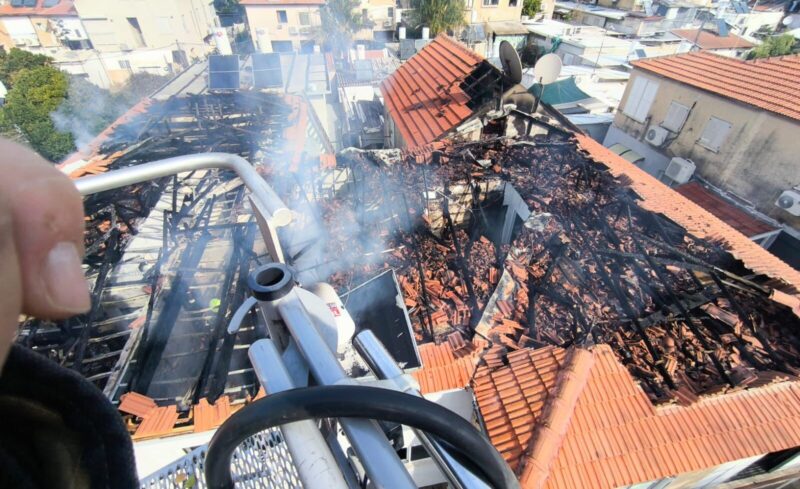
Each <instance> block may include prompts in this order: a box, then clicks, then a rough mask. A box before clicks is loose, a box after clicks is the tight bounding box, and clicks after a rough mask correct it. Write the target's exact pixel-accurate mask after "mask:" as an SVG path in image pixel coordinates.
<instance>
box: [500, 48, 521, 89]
mask: <svg viewBox="0 0 800 489" xmlns="http://www.w3.org/2000/svg"><path fill="white" fill-rule="evenodd" d="M499 51H500V63H502V64H503V73H505V74H506V76H508V77H509V78H510V79H511V81H512V82H513V83H519V82H521V81H522V62H520V60H519V54H517V50H516V49H514V46H512V45H511V43H510V42H508V41H503V42H501V43H500V50H499Z"/></svg>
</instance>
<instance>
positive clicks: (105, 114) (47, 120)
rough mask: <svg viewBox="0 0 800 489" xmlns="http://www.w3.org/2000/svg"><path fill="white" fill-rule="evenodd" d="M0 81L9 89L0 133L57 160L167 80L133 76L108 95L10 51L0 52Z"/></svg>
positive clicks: (43, 60)
mask: <svg viewBox="0 0 800 489" xmlns="http://www.w3.org/2000/svg"><path fill="white" fill-rule="evenodd" d="M0 80H2V81H3V83H5V84H6V86H7V87H8V89H9V91H8V94H7V95H6V102H5V105H4V106H3V107H2V109H0V132H2V134H3V135H4V136H6V137H11V138H13V139H17V140H20V142H24V143H27V144H28V145H29V146H31V147H32V148H33V149H34V150H36V151H37V152H39V154H41V155H42V156H44V157H45V158H47V159H49V160H51V161H58V160H60V159H62V158H63V157H64V156H66V155H68V154H69V153H71V152H72V151H74V149H75V143H76V142H77V143H78V144H80V145H82V144H85V143H87V142H88V141H89V140H91V139H92V138H93V137H94V136H95V135H96V134H98V133H99V132H100V131H102V130H103V129H105V128H106V127H107V126H108V125H109V124H110V123H111V122H113V121H114V120H115V119H116V118H117V117H119V116H120V115H121V114H122V113H123V112H125V111H126V110H128V108H129V107H130V106H132V105H134V104H135V103H136V102H138V101H139V100H140V99H141V98H142V97H145V96H147V95H149V94H150V93H152V92H153V91H154V90H155V89H156V88H158V87H160V86H161V85H163V84H164V83H165V82H166V81H167V77H162V76H156V75H150V74H146V73H143V74H136V75H133V76H132V77H131V78H130V80H129V81H128V83H127V84H126V85H125V86H124V87H123V88H122V89H121V90H119V91H118V92H116V93H111V92H109V91H108V90H105V89H102V88H99V87H97V86H95V85H93V84H91V83H89V81H87V80H85V79H83V78H79V77H68V76H67V75H66V74H65V73H63V72H61V71H59V70H58V69H56V68H54V67H53V66H51V59H50V58H48V57H47V56H44V55H39V54H31V53H28V52H27V51H22V50H19V49H12V50H11V51H10V52H9V53H8V54H5V53H0Z"/></svg>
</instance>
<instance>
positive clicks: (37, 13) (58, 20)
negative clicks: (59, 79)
mask: <svg viewBox="0 0 800 489" xmlns="http://www.w3.org/2000/svg"><path fill="white" fill-rule="evenodd" d="M0 45H2V46H3V48H4V49H5V50H6V51H8V50H10V49H11V48H14V47H17V48H21V49H25V50H27V51H31V52H35V53H42V54H48V55H52V54H55V53H57V52H58V51H59V50H60V49H87V48H91V43H90V42H89V37H88V35H87V34H86V30H85V29H84V28H83V24H82V23H81V21H80V18H79V17H78V13H77V11H76V10H75V7H74V5H73V3H72V0H30V1H24V0H14V1H12V2H10V3H6V4H5V5H0Z"/></svg>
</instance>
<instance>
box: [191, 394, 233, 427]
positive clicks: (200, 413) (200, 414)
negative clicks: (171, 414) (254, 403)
mask: <svg viewBox="0 0 800 489" xmlns="http://www.w3.org/2000/svg"><path fill="white" fill-rule="evenodd" d="M230 415H231V401H230V399H229V398H228V396H222V397H220V398H219V399H217V402H216V403H215V404H213V405H212V404H209V403H208V400H207V399H200V402H199V403H198V404H196V405H195V406H194V431H195V433H197V432H200V431H208V430H211V429H214V428H216V427H217V426H219V425H221V424H222V423H223V422H224V421H225V420H226V419H228V418H229V417H230Z"/></svg>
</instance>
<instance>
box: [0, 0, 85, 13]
mask: <svg viewBox="0 0 800 489" xmlns="http://www.w3.org/2000/svg"><path fill="white" fill-rule="evenodd" d="M28 15H32V16H41V17H48V16H72V15H74V16H77V15H78V12H77V11H76V10H75V6H74V5H73V2H72V0H61V1H60V2H58V3H57V4H55V5H53V6H52V7H45V6H44V0H37V2H36V6H35V7H14V6H12V5H11V4H10V3H9V4H6V5H1V6H0V17H15V16H28Z"/></svg>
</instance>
